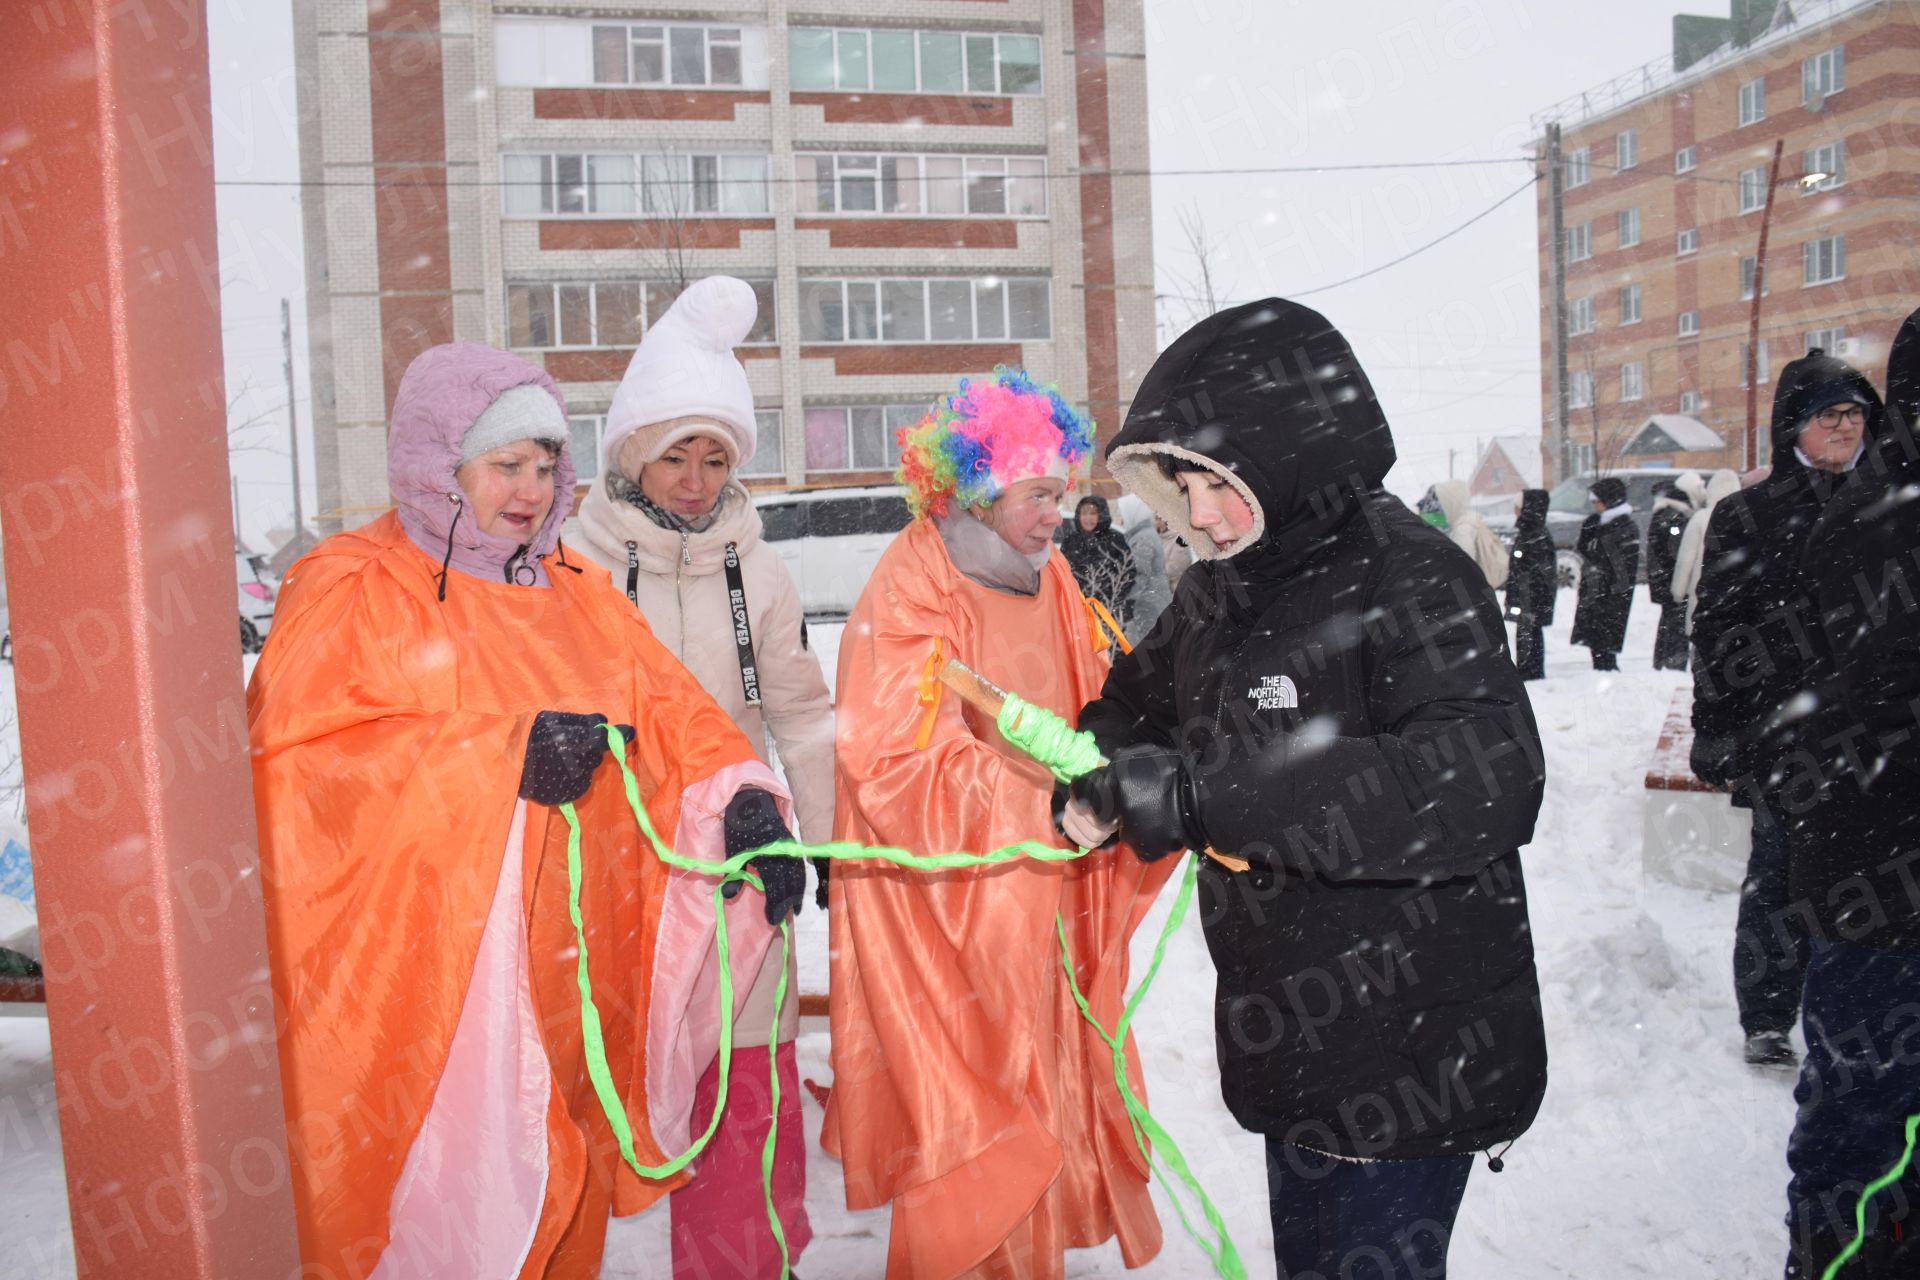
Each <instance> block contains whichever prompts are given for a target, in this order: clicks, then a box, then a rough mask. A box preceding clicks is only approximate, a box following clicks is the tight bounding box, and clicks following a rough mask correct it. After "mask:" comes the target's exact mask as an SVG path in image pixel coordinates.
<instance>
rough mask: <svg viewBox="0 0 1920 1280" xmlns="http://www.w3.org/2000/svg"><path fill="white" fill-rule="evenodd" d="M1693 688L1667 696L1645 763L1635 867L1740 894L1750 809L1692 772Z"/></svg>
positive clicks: (1685, 687) (1749, 839)
mask: <svg viewBox="0 0 1920 1280" xmlns="http://www.w3.org/2000/svg"><path fill="white" fill-rule="evenodd" d="M1692 751H1693V687H1692V686H1691V685H1683V686H1682V687H1680V688H1679V689H1676V690H1675V691H1674V694H1673V702H1672V704H1671V705H1670V706H1669V707H1668V708H1667V718H1666V720H1665V721H1664V722H1663V723H1662V724H1661V726H1660V738H1659V741H1658V742H1657V743H1655V744H1654V748H1653V759H1652V760H1650V761H1649V762H1648V764H1647V777H1646V793H1647V794H1646V804H1645V806H1644V808H1643V809H1642V810H1641V819H1640V869H1641V873H1642V874H1643V875H1646V876H1651V877H1652V878H1654V879H1656V880H1664V881H1666V882H1667V883H1668V884H1677V885H1681V886H1684V887H1686V888H1689V889H1708V890H1730V891H1732V892H1736V893H1737V892H1739V889H1740V882H1741V879H1742V878H1743V877H1744V875H1745V873H1746V867H1747V852H1748V850H1749V849H1750V848H1751V847H1752V842H1753V815H1752V814H1751V813H1750V812H1749V811H1748V810H1746V809H1737V808H1735V807H1734V805H1733V801H1732V799H1731V798H1730V797H1729V796H1728V795H1727V793H1726V791H1724V790H1723V789H1721V788H1719V787H1715V786H1711V785H1709V784H1707V783H1705V782H1702V781H1700V779H1698V778H1696V777H1694V776H1693V770H1692V768H1691V767H1690V766H1689V765H1688V762H1687V759H1688V756H1689V755H1690V754H1691V753H1692Z"/></svg>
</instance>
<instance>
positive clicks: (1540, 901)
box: [0, 596, 1793, 1280]
mask: <svg viewBox="0 0 1920 1280" xmlns="http://www.w3.org/2000/svg"><path fill="white" fill-rule="evenodd" d="M1572 603H1573V602H1572V598H1571V596H1563V597H1562V599H1561V605H1562V608H1561V621H1560V624H1559V625H1558V626H1557V627H1555V628H1554V629H1553V630H1552V631H1551V632H1550V633H1549V637H1548V644H1549V649H1548V679H1547V681H1546V682H1545V683H1544V684H1536V685H1533V686H1530V688H1531V689H1532V690H1533V693H1534V699H1535V702H1534V710H1535V713H1536V714H1537V716H1538V717H1539V720H1540V728H1541V731H1542V733H1543V735H1544V736H1545V739H1546V750H1547V761H1548V768H1549V780H1548V786H1547V800H1546V807H1545V809H1544V811H1543V812H1542V814H1541V818H1540V825H1539V830H1538V833H1537V836H1536V839H1535V841H1534V843H1533V845H1532V846H1531V848H1530V849H1529V850H1528V851H1527V854H1526V869H1527V875H1528V879H1529V888H1530V892H1531V895H1532V909H1533V923H1534V931H1535V935H1536V939H1537V943H1538V947H1539V958H1540V977H1541V982H1542V986H1543V988H1544V991H1545V1007H1546V1018H1547V1033H1548V1042H1549V1045H1550V1050H1551V1054H1552V1065H1551V1084H1550V1086H1549V1089H1548V1093H1547V1100H1546V1105H1545V1108H1544V1110H1543V1111H1542V1113H1541V1115H1540V1119H1539V1121H1538V1122H1537V1123H1536V1124H1535V1125H1534V1127H1533V1130H1532V1131H1531V1132H1530V1133H1529V1134H1528V1135H1527V1136H1526V1137H1525V1138H1523V1139H1522V1140H1521V1141H1520V1143H1519V1145H1518V1146H1516V1147H1515V1148H1514V1150H1513V1151H1512V1152H1510V1153H1509V1154H1508V1156H1507V1169H1506V1172H1504V1173H1501V1174H1493V1173H1490V1172H1488V1171H1487V1169H1486V1166H1485V1164H1484V1163H1481V1164H1478V1165H1476V1167H1475V1170H1474V1174H1473V1178H1472V1181H1471V1182H1470V1183H1469V1186H1468V1191H1467V1198H1466V1203H1465V1206H1464V1208H1463V1210H1462V1213H1461V1222H1460V1231H1459V1234H1458V1235H1457V1237H1456V1239H1455V1243H1454V1247H1453V1255H1452V1272H1451V1273H1452V1274H1453V1275H1455V1276H1458V1277H1463V1278H1465V1280H1473V1278H1475V1277H1497V1278H1500V1280H1508V1278H1521V1280H1535V1278H1537V1277H1571V1278H1575V1280H1594V1278H1596V1277H1601V1276H1606V1277H1621V1276H1659V1277H1663V1278H1664V1277H1669V1276H1682V1275H1684V1276H1689V1277H1724V1278H1726V1280H1732V1278H1734V1277H1741V1278H1746V1277H1752V1276H1763V1275H1777V1274H1778V1273H1779V1268H1780V1263H1781V1260H1782V1258H1783V1256H1784V1250H1785V1231H1784V1228H1783V1227H1782V1226H1781V1225H1780V1215H1781V1212H1782V1208H1783V1189H1784V1186H1785V1181H1786V1169H1785V1163H1784V1159H1783V1155H1782V1153H1783V1152H1784V1150H1785V1145H1786V1136H1787V1131H1788V1129H1789V1127H1790V1126H1791V1124H1792V1117H1793V1108H1792V1098H1791V1080H1790V1078H1789V1077H1787V1076H1784V1075H1759V1074H1756V1073H1754V1072H1753V1071H1751V1070H1750V1069H1748V1068H1747V1067H1745V1066H1744V1065H1742V1063H1741V1062H1740V1060H1739V1035H1738V1028H1737V1023H1736V1019H1735V1016H1734V1009H1733V999H1732V990H1731V979H1730V976H1729V968H1730V963H1731V962H1730V954H1731V939H1732V934H1733V918H1734V900H1733V895H1731V894H1721V895H1709V894H1705V893H1699V892H1693V891H1689V890H1684V889H1678V888H1674V887H1672V886H1670V885H1665V884H1661V883H1659V882H1646V881H1643V879H1642V876H1641V873H1640V820H1641V810H1642V806H1643V805H1644V803H1645V801H1644V792H1643V790H1642V787H1641V777H1642V775H1643V773H1644V771H1645V768H1646V761H1647V757H1648V754H1649V753H1650V752H1651V750H1652V748H1653V744H1654V740H1655V737H1656V735H1657V732H1658V729H1659V726H1660V722H1661V719H1662V717H1663V715H1664V714H1665V711H1666V707H1667V704H1668V702H1669V700H1670V698H1671V696H1672V694H1673V691H1674V690H1675V689H1676V688H1678V687H1679V686H1680V685H1681V683H1682V682H1683V679H1684V678H1683V677H1680V676H1677V675H1675V674H1673V673H1667V672H1660V673H1656V672H1653V671H1651V670H1649V669H1648V667H1649V662H1650V654H1651V652H1652V641H1653V624H1654V620H1655V614H1654V611H1653V610H1652V609H1650V608H1649V607H1648V606H1647V604H1646V601H1645V598H1644V596H1642V597H1641V598H1640V599H1639V600H1638V601H1637V602H1636V604H1635V608H1634V615H1633V625H1632V629H1631V632H1630V635H1629V639H1628V645H1627V651H1626V653H1625V654H1624V655H1623V665H1624V666H1625V667H1626V668H1627V669H1626V670H1625V671H1624V672H1622V673H1620V674H1617V675H1604V676H1603V675H1599V674H1597V673H1595V672H1593V671H1591V670H1589V669H1588V663H1587V656H1586V651H1585V650H1584V649H1580V650H1572V649H1569V648H1567V646H1566V635H1567V629H1568V626H1569V624H1570V622H1571V615H1572ZM815 635H816V636H817V638H818V640H817V642H818V643H819V645H820V648H821V650H822V657H823V658H824V659H825V660H826V662H827V663H828V669H829V671H831V669H832V667H831V663H832V658H833V654H832V650H833V648H834V647H835V645H836V643H837V641H838V638H839V637H838V628H828V627H820V628H817V629H816V631H815ZM11 695H12V687H11V671H10V670H6V669H4V668H0V697H4V699H5V700H6V702H7V703H10V702H11ZM1741 852H1742V853H1743V852H1744V851H1741ZM1170 899H1171V895H1170V894H1169V895H1168V900H1167V901H1163V902H1162V903H1161V904H1160V907H1159V909H1158V910H1157V911H1156V913H1155V915H1153V916H1152V917H1150V918H1149V919H1148V921H1147V924H1146V926H1145V928H1143V930H1142V931H1141V934H1140V942H1139V945H1138V946H1137V947H1136V966H1137V967H1140V968H1143V967H1144V964H1145V953H1146V950H1147V949H1148V948H1149V947H1150V946H1151V943H1152V940H1153V938H1154V937H1156V936H1157V935H1158V931H1159V927H1160V925H1161V923H1162V921H1163V919H1164V915H1163V913H1164V911H1165V910H1166V907H1167V905H1168V901H1170ZM802 921H803V928H802V935H803V936H802V941H801V945H802V946H803V948H804V951H803V960H802V971H803V974H804V975H805V979H804V985H805V987H806V989H809V990H821V989H823V986H824V972H825V922H824V920H823V918H822V917H821V915H820V913H818V912H816V911H814V910H812V909H811V908H809V910H808V911H807V912H806V913H805V914H804V915H803V917H802ZM1212 982H1213V975H1212V971H1211V968H1210V966H1209V964H1208V961H1207V957H1206V952H1205V949H1204V946H1203V943H1202V940H1201V937H1200V930H1199V926H1198V924H1197V922H1195V921H1193V920H1192V919H1190V920H1189V924H1188V927H1186V928H1185V929H1184V930H1183V932H1182V933H1181V935H1180V936H1179V937H1178V938H1176V939H1175V942H1174V945H1173V948H1172V950H1171V952H1170V954H1169V957H1168V960H1167V963H1166V965H1165V967H1164V969H1163V970H1162V973H1161V977H1160V981H1159V983H1158V985H1157V987H1156V989H1155V991H1154V992H1153V993H1152V995H1151V996H1150V997H1149V998H1148V1000H1147V1003H1146V1005H1145V1006H1144V1008H1143V1009H1142V1011H1141V1015H1140V1018H1139V1020H1138V1023H1137V1024H1136V1025H1137V1031H1138V1035H1139V1040H1140V1045H1141V1048H1142V1051H1143V1053H1144V1056H1145V1059H1146V1064H1147V1076H1148V1083H1149V1087H1150V1091H1151V1092H1150V1098H1151V1101H1152V1103H1153V1109H1154V1113H1155V1115H1156V1116H1157V1117H1158V1118H1159V1119H1160V1120H1161V1121H1162V1123H1164V1124H1165V1125H1166V1127H1167V1128H1168V1130H1169V1131H1170V1132H1172V1134H1173V1135H1174V1137H1175V1139H1176V1141H1178V1142H1179V1143H1180V1145H1181V1147H1182V1149H1183V1150H1184V1151H1185V1153H1186V1156H1187V1159H1188V1161H1189V1163H1190V1164H1191V1165H1192V1166H1193V1168H1194V1171H1195V1172H1196V1174H1197V1175H1198V1176H1199V1177H1200V1179H1201V1181H1202V1182H1203V1184H1204V1185H1205V1186H1206V1188H1207V1190H1208V1191H1209V1193H1210V1194H1211V1195H1212V1196H1213V1197H1214V1198H1215V1201H1216V1203H1217V1204H1218V1205H1219V1207H1220V1210H1221V1212H1222V1213H1223V1215H1224V1216H1225V1218H1226V1221H1227V1224H1228V1228H1229V1230H1230V1231H1231V1233H1232V1236H1233V1239H1234V1242H1235V1244H1236V1245H1237V1246H1238V1248H1239V1250H1240V1253H1241V1256H1242V1257H1243V1258H1244V1259H1245V1260H1246V1262H1247V1264H1248V1268H1249V1272H1250V1274H1252V1275H1254V1276H1262V1275H1267V1274H1271V1266H1272V1262H1271V1258H1272V1253H1271V1237H1270V1233H1269V1228H1268V1225H1267V1217H1266V1199H1265V1171H1264V1168H1263V1165H1262V1158H1261V1148H1260V1143H1259V1140H1258V1139H1257V1138H1255V1137H1254V1136H1253V1135H1251V1134H1247V1133H1244V1132H1242V1131H1240V1130H1239V1129H1238V1127H1237V1126H1235V1125H1234V1123H1233V1122H1232V1121H1231V1120H1230V1119H1229V1118H1228V1117H1227V1115H1226V1112H1225V1110H1224V1109H1223V1108H1222V1107H1221V1105H1220V1102H1219V1095H1218V1090H1217V1080H1216V1076H1215V1070H1214V1059H1213V1030H1212V1015H1211V1010H1210V1004H1209V1001H1210V997H1211V991H1212ZM803 1031H804V1034H803V1036H802V1039H801V1072H802V1074H803V1075H805V1076H812V1077H813V1078H815V1079H818V1080H826V1079H827V1078H828V1077H829V1073H828V1070H827V1063H826V1054H827V1044H826V1031H825V1027H824V1025H818V1026H815V1025H812V1024H809V1025H808V1026H807V1027H806V1028H804V1029H803ZM51 1079H52V1066H51V1063H50V1061H49V1056H48V1048H47V1035H46V1025H45V1023H44V1022H43V1021H41V1020H39V1019H37V1018H10V1019H8V1018H0V1187H4V1188H5V1192H4V1194H3V1195H0V1280H39V1278H40V1277H51V1276H67V1275H71V1274H72V1261H71V1249H70V1246H69V1245H68V1243H67V1229H66V1215H65V1200H64V1184H63V1182H62V1175H61V1168H60V1153H59V1148H58V1141H57V1136H56V1135H57V1129H56V1121H55V1110H54V1106H53V1097H52V1090H51V1086H50V1081H51ZM805 1105H806V1111H807V1118H808V1128H809V1132H814V1131H817V1128H818V1124H819V1119H820V1112H819V1109H818V1108H817V1107H816V1106H815V1105H814V1104H813V1102H812V1100H811V1099H810V1098H809V1099H808V1100H807V1101H806V1104H805ZM809 1174H810V1178H811V1184H810V1193H809V1197H808V1202H809V1208H810V1212H811V1214H812V1218H813V1223H814V1229H815V1233H816V1234H815V1240H814V1244H813V1247H812V1248H810V1249H809V1250H808V1252H807V1255H806V1258H805V1260H804V1265H803V1266H802V1267H801V1268H800V1270H802V1271H803V1272H804V1273H805V1274H806V1275H808V1276H809V1277H835V1278H836V1280H838V1278H852V1280H858V1278H861V1277H878V1276H880V1275H881V1273H882V1270H883V1265H884V1260H885V1255H886V1219H885V1216H884V1215H883V1214H880V1213H865V1214H854V1213H849V1212H847V1211H846V1209H845V1208H844V1207H842V1203H841V1198H840V1194H839V1190H840V1187H839V1175H838V1169H837V1167H836V1165H835V1164H834V1162H833V1161H832V1160H830V1159H829V1158H828V1157H826V1156H825V1155H823V1154H822V1153H821V1152H820V1151H819V1150H818V1148H817V1146H816V1147H814V1148H813V1149H812V1151H811V1154H810V1158H809ZM1162 1218H1163V1219H1164V1221H1165V1222H1166V1224H1167V1246H1166V1249H1165V1251H1164V1252H1163V1253H1162V1254H1161V1256H1160V1257H1159V1258H1158V1259H1156V1260H1155V1261H1154V1262H1153V1263H1152V1264H1151V1265H1150V1266H1148V1267H1146V1268H1144V1269H1142V1270H1141V1271H1139V1272H1135V1273H1131V1274H1134V1275H1138V1276H1142V1277H1167V1278H1172V1277H1180V1278H1182V1280H1186V1278H1189V1277H1204V1276H1205V1275H1207V1274H1208V1271H1209V1268H1208V1265H1207V1263H1206V1261H1205V1259H1204V1258H1203V1256H1202V1255H1201V1253H1200V1252H1199V1250H1198V1249H1197V1248H1196V1247H1195V1246H1194V1245H1193V1243H1192V1242H1191V1241H1190V1240H1188V1239H1187V1238H1186V1237H1185V1236H1184V1235H1183V1234H1182V1233H1181V1231H1180V1228H1179V1226H1178V1224H1177V1222H1176V1220H1175V1219H1174V1216H1173V1214H1172V1213H1171V1212H1170V1210H1169V1209H1168V1208H1167V1206H1166V1205H1165V1203H1164V1201H1163V1202H1162ZM665 1242H666V1235H665V1224H664V1215H663V1214H661V1213H658V1212H655V1213H649V1214H645V1215H642V1216H641V1217H640V1218H638V1219H634V1220H631V1221H627V1222H621V1223H617V1224H616V1225H615V1228H614V1231H613V1233H612V1236H611V1239H610V1242H609V1248H608V1252H607V1261H606V1266H605V1269H604V1271H603V1275H604V1276H606V1277H609V1278H618V1280H653V1278H654V1277H665V1276H666V1275H667V1274H668V1269H667V1267H666V1266H665V1264H664V1259H665V1256H666V1250H665ZM1067 1273H1068V1275H1070V1276H1074V1277H1107V1276H1119V1275H1122V1274H1124V1273H1123V1269H1122V1267H1121V1265H1120V1260H1119V1256H1118V1253H1117V1251H1115V1250H1112V1249H1104V1250H1091V1251H1087V1252H1084V1253H1078V1254H1075V1255H1074V1256H1073V1257H1071V1258H1070V1259H1069V1263H1068V1272H1067Z"/></svg>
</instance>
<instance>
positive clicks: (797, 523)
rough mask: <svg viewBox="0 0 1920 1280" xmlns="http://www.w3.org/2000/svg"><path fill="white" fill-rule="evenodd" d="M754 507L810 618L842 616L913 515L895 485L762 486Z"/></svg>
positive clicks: (757, 493) (764, 532)
mask: <svg viewBox="0 0 1920 1280" xmlns="http://www.w3.org/2000/svg"><path fill="white" fill-rule="evenodd" d="M753 505H754V506H756V507H758V508H759V509H760V523H761V526H762V533H761V536H762V537H763V538H765V539H766V540H767V541H768V542H769V543H771V544H772V546H773V549H774V550H775V551H777V552H779V553H780V558H781V559H782V560H784V561H786V564H787V572H789V573H791V574H792V575H793V583H794V586H796V587H797V588H799V591H800V607H801V608H802V609H803V610H805V612H806V614H807V616H808V617H810V618H844V617H846V616H847V614H848V613H849V612H851V611H852V609H853V604H854V601H856V600H858V599H859V598H860V592H861V591H862V590H863V589H864V588H865V587H866V585H867V579H868V578H869V577H870V576H872V574H873V566H874V565H875V564H877V563H878V562H879V560H880V553H881V552H883V551H885V550H886V549H887V544H888V543H889V542H892V541H893V536H894V535H895V534H896V533H899V532H900V531H901V530H902V529H904V528H906V527H907V525H908V523H909V522H910V521H911V520H912V519H913V513H912V512H910V511H908V510H907V500H906V499H905V498H904V497H902V496H901V491H900V487H899V486H898V485H875V486H872V487H869V488H861V489H805V490H786V489H774V490H763V491H760V492H756V493H755V494H754V495H753Z"/></svg>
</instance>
